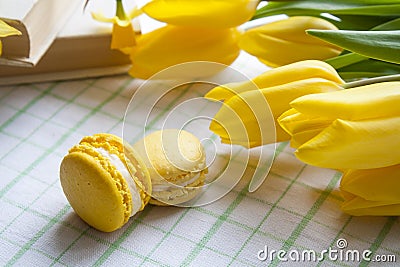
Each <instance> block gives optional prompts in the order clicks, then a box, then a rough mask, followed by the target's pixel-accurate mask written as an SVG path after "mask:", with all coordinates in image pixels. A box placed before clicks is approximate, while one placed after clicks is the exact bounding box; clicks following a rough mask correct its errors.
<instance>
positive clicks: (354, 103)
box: [291, 82, 400, 120]
mask: <svg viewBox="0 0 400 267" xmlns="http://www.w3.org/2000/svg"><path fill="white" fill-rule="evenodd" d="M399 88H400V82H384V83H376V84H370V85H365V86H360V87H356V88H353V89H347V90H341V91H338V92H333V93H325V94H318V95H306V96H303V97H300V98H298V99H296V100H294V101H293V102H292V103H291V106H292V107H293V108H295V109H296V110H297V111H299V112H301V113H304V114H307V115H313V114H318V115H320V116H323V117H326V118H332V119H335V118H340V119H344V120H363V119H370V118H379V117H391V116H399V115H400V108H399V104H400V89H399Z"/></svg>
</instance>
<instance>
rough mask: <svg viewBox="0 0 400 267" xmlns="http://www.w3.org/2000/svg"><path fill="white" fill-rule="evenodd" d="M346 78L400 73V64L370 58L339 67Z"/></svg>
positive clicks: (342, 75) (340, 73) (341, 75)
mask: <svg viewBox="0 0 400 267" xmlns="http://www.w3.org/2000/svg"><path fill="white" fill-rule="evenodd" d="M337 71H338V73H339V75H340V77H342V78H343V79H344V80H353V79H359V78H370V77H378V76H386V75H393V74H399V73H400V65H397V64H393V63H387V62H383V61H379V60H374V59H368V60H365V61H361V62H357V63H354V64H351V65H348V66H346V67H343V68H338V69H337Z"/></svg>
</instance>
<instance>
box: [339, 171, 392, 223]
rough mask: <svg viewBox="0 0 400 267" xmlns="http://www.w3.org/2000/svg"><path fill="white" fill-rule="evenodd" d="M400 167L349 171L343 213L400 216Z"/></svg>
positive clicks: (344, 185)
mask: <svg viewBox="0 0 400 267" xmlns="http://www.w3.org/2000/svg"><path fill="white" fill-rule="evenodd" d="M399 178H400V165H399V164H398V165H393V166H389V167H384V168H377V169H367V170H348V171H345V172H344V174H343V177H342V180H341V182H340V190H341V191H342V193H343V197H344V199H345V201H344V203H343V204H342V210H343V211H344V212H346V213H349V214H351V215H380V216H399V215H400V179H399Z"/></svg>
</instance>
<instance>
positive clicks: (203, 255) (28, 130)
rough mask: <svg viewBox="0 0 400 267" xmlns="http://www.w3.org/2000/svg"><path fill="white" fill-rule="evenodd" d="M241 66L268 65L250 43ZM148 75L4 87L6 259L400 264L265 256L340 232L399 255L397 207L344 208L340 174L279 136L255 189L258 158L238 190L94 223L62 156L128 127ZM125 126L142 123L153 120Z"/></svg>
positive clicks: (35, 262) (0, 161)
mask: <svg viewBox="0 0 400 267" xmlns="http://www.w3.org/2000/svg"><path fill="white" fill-rule="evenodd" d="M234 66H235V67H236V68H237V69H239V70H242V71H244V72H245V73H246V74H248V75H249V76H255V75H257V74H259V73H261V72H262V71H263V70H264V68H265V67H262V66H261V65H260V64H258V63H257V62H255V61H253V60H249V59H248V58H247V57H244V56H243V55H242V56H241V57H240V58H239V59H238V61H236V62H235V65H234ZM139 84H140V83H139V81H137V80H134V79H132V78H131V77H129V76H127V75H122V76H114V77H102V78H96V79H83V80H75V81H64V82H50V83H36V84H27V85H18V86H3V87H0V148H1V149H0V176H1V178H0V265H1V266H14V265H15V266H281V265H282V266H395V265H396V264H395V263H393V262H392V263H381V262H375V261H367V260H362V259H360V261H357V260H352V261H350V260H347V261H346V260H345V259H342V260H340V259H338V260H335V259H332V258H329V257H325V258H324V260H323V261H318V260H316V261H300V260H299V261H295V260H291V259H288V258H286V260H287V261H285V260H284V259H281V260H280V259H279V258H278V257H276V254H275V257H266V256H265V255H266V253H267V251H266V248H267V249H268V251H269V252H270V251H271V250H275V251H279V250H282V251H286V252H288V253H289V252H291V251H294V250H296V251H300V252H301V251H306V250H313V251H316V252H317V253H322V251H323V250H326V249H328V248H332V249H337V246H338V244H337V241H338V240H340V239H344V240H345V241H347V246H346V248H344V249H343V251H345V250H346V249H348V250H350V249H351V250H358V251H360V252H362V251H364V250H370V251H371V253H372V256H371V257H372V258H374V256H377V255H394V256H395V257H397V260H398V261H400V242H399V240H400V222H399V219H398V218H397V217H351V216H348V215H346V214H344V213H342V212H341V211H340V208H339V207H340V203H341V201H342V198H341V196H340V193H339V192H338V190H337V186H338V183H339V181H340V174H339V173H337V172H336V171H334V170H329V169H320V168H316V167H312V166H309V165H305V164H303V163H302V162H300V161H298V160H297V159H296V158H295V157H294V155H293V150H292V149H291V148H290V147H289V145H288V143H280V144H277V150H276V157H275V160H274V162H273V164H272V168H271V170H270V172H269V175H268V177H267V179H266V181H265V182H264V183H263V185H262V186H261V187H260V188H259V189H258V190H257V191H256V192H254V193H249V192H248V191H247V188H248V184H249V182H250V177H251V175H252V173H253V172H254V168H255V167H254V165H252V164H249V166H247V169H246V172H245V173H244V175H243V177H242V179H241V180H240V182H239V183H238V184H237V185H236V186H235V187H234V188H233V190H232V191H230V192H229V193H228V194H226V195H225V196H224V197H222V198H220V199H218V200H217V201H214V202H212V203H210V204H208V205H203V206H198V207H193V208H185V207H157V206H147V207H146V208H145V209H144V210H143V211H142V212H140V213H138V214H137V215H135V216H134V217H132V218H131V219H130V220H129V222H128V223H127V224H126V225H125V226H124V227H122V228H121V229H119V230H117V231H115V232H112V233H102V232H99V231H97V230H95V229H93V228H91V227H89V226H88V225H87V224H85V223H84V222H83V221H82V220H81V219H80V218H79V217H78V216H77V215H76V214H75V213H74V212H73V210H72V208H71V207H70V205H69V204H68V202H67V200H66V198H65V196H64V194H63V192H62V189H61V186H60V182H59V165H60V162H61V160H62V158H63V156H64V155H65V154H66V153H67V151H68V149H69V148H70V147H71V146H72V145H74V144H76V143H78V142H79V140H80V139H81V138H82V137H83V136H85V135H91V134H94V133H100V132H108V133H113V134H116V135H118V136H121V134H122V127H123V124H124V112H125V109H126V107H127V105H128V103H129V100H130V99H131V97H132V95H133V93H134V92H135V90H136V88H137V87H138V85H139ZM149 94H151V92H149ZM190 94H193V91H191V90H190V89H186V90H182V91H181V93H180V94H176V95H174V96H173V97H170V98H167V100H168V101H170V102H171V107H172V106H173V105H174V103H175V102H176V101H180V99H184V98H185V97H188V95H190ZM174 101H175V102H174ZM145 104H146V102H145V101H144V102H143V105H145ZM166 106H168V105H166ZM140 108H141V107H137V109H138V110H140ZM197 108H199V107H196V106H193V107H192V111H194V112H196V109H197ZM138 112H140V111H138ZM167 112H168V110H167V109H165V110H159V109H155V110H154V114H153V116H152V117H151V118H150V121H149V124H148V127H149V128H157V127H158V126H157V125H158V123H160V122H161V121H162V118H164V117H163V116H164V115H165V114H166V113H167ZM125 127H126V128H125V129H129V133H135V132H137V133H139V132H140V131H141V130H142V128H143V125H136V124H135V123H130V122H129V123H126V124H125ZM138 137H139V135H138V136H130V138H131V139H132V140H134V139H136V138H138ZM237 162H238V164H240V161H237ZM293 255H294V254H293ZM287 256H288V254H287Z"/></svg>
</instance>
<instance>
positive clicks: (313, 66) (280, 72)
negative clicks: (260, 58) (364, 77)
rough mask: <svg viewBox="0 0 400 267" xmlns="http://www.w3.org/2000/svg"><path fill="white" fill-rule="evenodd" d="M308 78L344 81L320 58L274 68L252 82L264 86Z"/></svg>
mask: <svg viewBox="0 0 400 267" xmlns="http://www.w3.org/2000/svg"><path fill="white" fill-rule="evenodd" d="M309 78H322V79H325V80H329V81H332V82H335V83H338V84H343V83H344V81H343V80H342V79H341V78H340V76H339V75H338V74H337V72H336V70H335V69H334V68H333V67H332V66H331V65H329V64H328V63H325V62H323V61H320V60H303V61H298V62H294V63H291V64H287V65H284V66H281V67H278V68H274V69H271V70H268V71H266V72H264V73H263V74H261V75H259V76H257V77H255V78H254V79H253V82H254V83H255V84H256V85H257V86H258V87H259V88H266V87H271V86H276V85H281V84H285V83H290V82H295V81H298V80H305V79H309Z"/></svg>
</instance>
